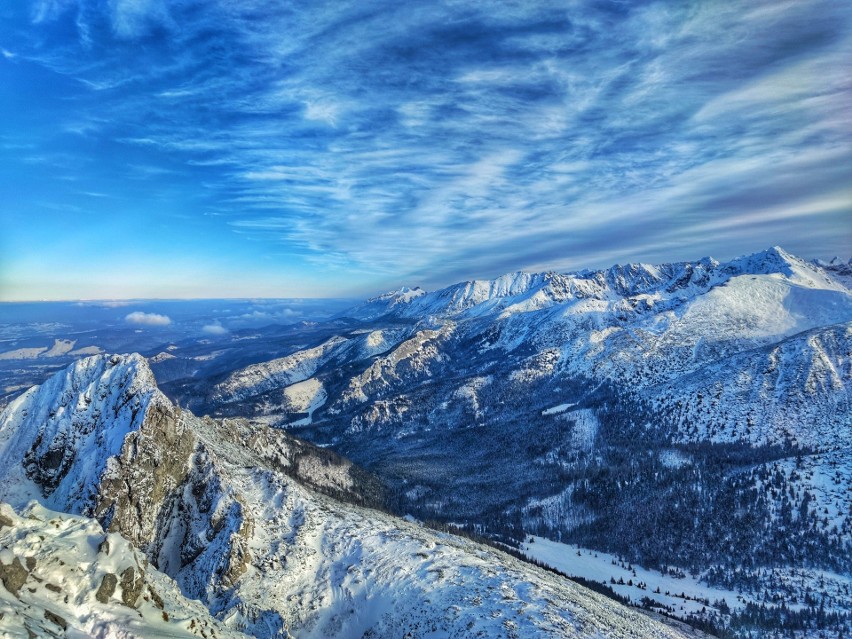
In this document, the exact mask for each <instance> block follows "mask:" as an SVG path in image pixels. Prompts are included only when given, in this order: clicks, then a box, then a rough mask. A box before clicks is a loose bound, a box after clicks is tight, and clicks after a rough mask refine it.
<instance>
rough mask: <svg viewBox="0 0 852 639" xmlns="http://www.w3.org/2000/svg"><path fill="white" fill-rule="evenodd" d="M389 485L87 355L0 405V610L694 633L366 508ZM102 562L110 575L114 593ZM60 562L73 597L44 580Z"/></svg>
mask: <svg viewBox="0 0 852 639" xmlns="http://www.w3.org/2000/svg"><path fill="white" fill-rule="evenodd" d="M383 491H384V486H383V485H382V484H381V483H380V482H379V481H378V480H376V478H375V477H373V476H372V475H370V474H369V473H367V472H365V471H363V470H361V469H360V468H358V467H356V466H354V465H353V464H351V463H350V462H348V461H346V460H345V459H342V458H340V457H338V456H337V455H335V454H334V453H331V452H330V451H327V450H323V449H320V448H316V447H314V446H311V445H309V444H306V443H304V442H300V441H298V440H295V439H294V438H292V437H291V436H290V435H288V434H287V433H285V432H283V431H281V430H275V429H272V428H268V427H265V426H262V425H259V424H257V423H254V424H252V423H249V422H247V421H245V420H240V419H225V420H214V419H210V418H198V417H196V416H194V415H193V414H191V413H190V412H188V411H186V410H182V409H180V408H178V407H176V406H175V405H173V404H172V403H171V402H169V400H167V399H166V398H165V396H164V395H162V393H160V391H159V390H158V389H157V388H156V385H155V383H154V380H153V375H152V374H151V371H150V369H149V368H148V365H147V362H146V361H145V360H144V358H142V357H140V356H138V355H130V356H95V357H91V358H87V359H84V360H81V361H79V362H77V363H75V364H73V365H72V366H70V367H69V368H68V369H67V370H65V371H64V372H62V373H60V374H58V375H56V376H55V377H53V378H51V379H50V380H49V381H48V382H47V383H45V384H43V385H42V386H41V387H34V388H32V389H30V390H29V391H27V392H26V393H24V394H23V395H22V396H20V397H19V398H17V399H16V400H15V401H13V402H12V403H11V404H10V405H9V406H8V407H7V408H6V409H5V410H4V411H3V413H2V414H0V499H2V500H3V501H6V502H8V503H10V504H11V505H12V507H14V508H15V509H16V513H17V514H16V513H13V512H11V511H10V510H9V509H8V508H7V507H3V508H4V509H3V511H2V516H3V519H2V521H0V523H2V525H3V529H2V530H0V535H2V539H3V543H4V550H2V551H0V559H2V563H3V566H4V569H3V570H4V571H5V572H4V573H3V574H4V575H7V574H10V573H9V569H8V568H6V566H13V568H12V570H13V571H17V572H20V571H19V570H18V568H19V567H20V566H21V565H22V564H21V562H22V561H23V565H25V566H26V568H25V571H26V573H27V574H26V576H24V575H23V574H21V575H19V576H18V577H20V578H21V579H23V582H22V583H23V584H25V585H26V586H27V589H26V590H25V591H22V590H20V588H17V589H15V588H12V589H10V588H9V583H12V582H8V583H7V581H6V579H5V577H4V582H3V583H4V584H6V585H5V588H6V591H8V592H3V596H2V601H3V606H4V616H3V618H2V620H0V623H3V624H7V625H8V624H13V625H14V624H15V623H17V621H19V620H21V619H27V620H28V621H27V622H26V623H28V624H30V626H29V627H30V628H31V629H32V630H33V631H34V632H35V631H36V630H38V631H39V632H40V631H41V630H42V629H44V632H48V630H53V631H56V629H53V628H52V627H50V626H49V624H54V625H57V624H58V626H59V627H61V626H62V623H65V624H67V625H68V627H69V628H75V629H80V630H81V632H95V630H96V629H97V631H98V632H101V631H102V632H101V634H103V633H104V632H106V633H107V634H108V632H109V631H111V630H112V629H114V628H115V627H116V625H117V624H121V623H122V619H126V618H127V617H128V615H130V616H132V615H131V614H130V612H125V611H123V610H122V609H117V608H116V606H115V605H113V602H112V599H110V598H111V597H114V596H115V597H120V598H121V601H122V602H123V603H125V604H127V605H133V606H138V610H139V614H140V615H141V616H140V617H139V618H138V619H136V618H134V620H133V622H132V624H131V622H128V626H127V628H128V629H127V630H126V631H125V630H122V631H121V632H126V633H127V634H122V635H120V636H158V633H160V634H161V635H167V634H168V632H171V631H172V630H173V632H172V634H171V635H168V636H184V635H186V634H188V633H192V632H200V633H202V636H208V637H212V636H221V637H227V636H236V635H235V632H236V631H241V632H245V633H246V634H249V635H252V636H256V637H283V636H289V635H288V633H292V635H293V636H296V637H360V636H372V637H398V636H406V633H408V636H412V637H429V636H435V637H437V636H453V637H475V636H489V637H491V636H494V637H496V636H524V637H528V636H529V637H531V636H564V637H575V636H601V637H607V636H613V637H615V636H618V637H678V636H684V633H686V634H689V632H688V630H685V629H677V628H675V627H672V626H668V625H664V624H661V623H660V622H658V621H655V620H654V619H652V618H651V617H649V616H647V615H645V614H643V613H641V612H638V611H636V610H632V609H629V608H626V607H624V606H621V605H619V604H617V603H615V602H613V601H612V600H610V599H607V598H605V597H603V596H601V595H598V594H596V593H593V592H591V591H589V590H586V589H585V588H583V587H580V586H578V585H576V584H574V583H572V582H570V581H568V580H565V579H563V578H561V577H559V576H556V575H554V574H551V573H548V572H545V571H543V570H540V569H538V568H535V567H534V566H531V565H529V564H527V563H524V562H521V561H519V560H517V559H514V558H512V557H510V556H508V555H506V554H503V553H501V552H499V551H496V550H494V549H493V548H489V547H486V546H481V545H478V544H475V543H473V542H470V541H467V540H464V539H462V538H459V537H454V536H451V535H446V534H441V533H436V532H434V531H431V530H429V529H426V528H424V527H423V526H421V525H419V524H418V523H412V522H408V521H405V520H402V519H398V518H395V517H392V516H390V515H387V514H384V513H382V512H380V511H378V510H375V509H371V508H366V507H364V506H371V505H381V504H382V503H386V495H385V494H384V493H383ZM29 500H36V501H37V502H39V503H40V504H43V506H42V505H38V504H35V505H34V504H32V503H29V505H28V502H29ZM359 504H363V505H359ZM45 507H49V508H50V509H52V510H54V511H61V512H67V513H71V516H68V515H59V514H56V513H53V512H49V511H47V510H45V509H44V508H45ZM88 518H93V519H88ZM94 519H96V520H97V521H94ZM101 525H102V526H103V527H104V529H106V530H107V531H108V533H109V534H107V535H106V536H105V535H104V533H103V532H102V529H101V528H100V526H101ZM116 533H118V534H120V535H121V537H119V536H118V535H117V534H116ZM39 535H41V536H39ZM104 539H107V540H108V547H107V549H106V550H104V548H103V540H104ZM125 540H126V541H125ZM128 542H129V543H131V544H133V546H135V547H136V548H138V549H139V550H140V551H141V552H142V553H144V556H145V558H146V559H147V561H149V562H150V563H151V565H152V566H153V567H155V568H156V569H157V570H154V569H153V568H149V567H147V566H146V560H145V559H143V558H142V556H141V554H139V553H137V552H136V551H134V550H132V549H131V548H130V547H129V545H128ZM28 558H32V566H30V564H29V563H28V562H29V561H30V559H28ZM62 562H64V564H63V563H62ZM131 564H132V565H131ZM129 568H132V573H128V572H127V571H128V569H129ZM157 571H159V572H157ZM160 572H161V573H164V574H165V575H168V577H166V576H164V575H161V574H160ZM107 575H113V576H116V575H117V579H118V580H119V585H120V588H116V589H113V592H112V593H109V594H105V593H106V591H105V590H104V586H103V585H102V584H104V583H106V584H107V586H106V590H110V589H111V587H110V584H112V581H113V579H111V578H109V577H107ZM18 577H13V579H18ZM169 578H171V579H174V582H175V583H176V584H177V586H179V588H180V594H179V593H177V591H176V589H175V587H174V586H173V585H172V582H171V581H170V580H169ZM39 580H42V581H39ZM54 580H57V581H60V582H61V583H57V584H55V585H57V586H58V587H60V588H61V589H62V590H61V592H63V593H66V594H68V595H69V598H68V599H67V600H65V599H63V600H61V601H60V600H59V596H58V595H59V593H58V592H57V591H56V590H54V589H53V588H51V587H48V585H47V584H48V583H50V584H51V585H52V584H53V581H54ZM30 582H32V584H33V585H32V586H30ZM42 582H44V583H42ZM42 585H43V586H44V589H46V591H45V592H42V590H43V588H42ZM112 585H113V586H114V585H115V584H112ZM13 591H14V592H13ZM102 591H103V592H102ZM140 596H141V600H140ZM146 597H147V598H146ZM184 597H186V598H189V599H198V600H200V601H201V602H202V603H203V604H204V605H205V606H206V608H207V610H208V611H209V615H204V614H202V610H201V608H200V607H199V606H198V605H197V604H195V603H193V602H190V601H187V599H184ZM72 598H73V599H72ZM102 599H106V600H107V602H106V603H103V604H101V600H102ZM160 599H162V600H163V601H162V602H160ZM89 610H91V611H93V612H88V611H89ZM39 614H41V617H40V618H39ZM122 615H123V616H122ZM157 615H160V617H159V619H158V618H157ZM210 615H212V617H214V618H215V619H211V618H210ZM167 617H168V618H167ZM173 622H174V623H173ZM37 624H41V625H37ZM45 624H47V625H45ZM110 624H111V625H110ZM168 624H172V625H168ZM175 624H177V625H175ZM173 626H174V627H173ZM105 628H106V629H107V630H104V629H105ZM226 629H227V630H226ZM134 632H135V633H136V634H135V635H134V634H133V633H134ZM146 633H147V634H146ZM181 633H183V634H181ZM95 634H97V632H95ZM104 636H106V635H104Z"/></svg>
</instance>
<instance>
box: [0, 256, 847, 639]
mask: <svg viewBox="0 0 852 639" xmlns="http://www.w3.org/2000/svg"><path fill="white" fill-rule="evenodd" d="M850 273H852V265H850V264H847V263H843V262H841V261H839V260H834V261H832V262H830V263H822V262H807V261H805V260H802V259H800V258H797V257H795V256H793V255H790V254H788V253H786V252H785V251H783V250H782V249H780V248H778V247H774V248H771V249H769V250H767V251H764V252H761V253H758V254H755V255H750V256H746V257H743V258H739V259H736V260H732V261H730V262H726V263H720V262H718V261H716V260H713V259H712V258H703V259H700V260H698V261H695V262H684V263H675V264H661V265H647V264H632V265H625V266H615V267H612V268H610V269H606V270H601V271H580V272H575V273H567V274H563V273H538V274H533V273H513V274H508V275H505V276H503V277H500V278H497V279H495V280H486V281H470V282H464V283H460V284H456V285H453V286H449V287H447V288H445V289H442V290H439V291H435V292H426V291H423V290H422V289H419V288H416V287H412V288H407V287H403V288H401V289H399V290H397V291H394V292H391V293H387V294H385V295H381V296H379V297H376V298H373V299H370V300H368V301H366V302H364V303H363V304H360V305H357V306H355V307H353V308H351V309H349V310H348V311H346V312H344V313H340V314H339V315H337V316H336V317H334V318H331V319H329V320H326V321H320V322H311V323H304V324H302V325H297V326H293V327H290V328H278V327H269V329H267V330H257V329H252V330H250V331H244V332H238V331H235V332H234V333H233V334H231V335H228V336H226V337H222V338H220V339H219V341H216V342H213V343H209V346H204V345H203V344H202V343H201V342H200V341H199V342H192V343H190V342H189V341H187V342H186V343H177V344H171V345H167V344H163V345H161V346H158V347H156V348H154V349H152V350H151V351H150V353H148V355H149V358H148V359H146V358H144V357H142V356H140V355H124V356H110V355H97V356H94V357H90V358H86V359H81V360H78V361H76V362H74V363H72V364H71V365H70V366H69V367H68V368H67V369H65V370H63V371H60V372H59V373H56V374H55V375H54V376H53V377H50V378H49V379H47V380H46V381H45V382H44V383H43V384H42V385H41V386H40V387H34V388H33V389H30V390H28V391H26V392H25V393H23V394H22V395H20V396H19V397H17V398H16V399H14V400H13V401H11V402H10V403H9V405H8V406H7V407H6V409H5V410H4V412H3V413H2V416H0V467H1V468H3V469H4V470H3V471H2V473H3V476H2V484H0V486H2V488H0V499H2V500H3V501H5V502H8V504H10V505H9V506H6V507H4V508H5V509H6V510H4V511H3V512H4V513H5V514H4V515H3V516H4V518H5V519H4V522H5V521H7V520H8V522H9V523H8V524H4V525H6V526H9V527H11V530H12V531H13V532H12V533H7V530H6V529H4V530H3V531H0V532H2V533H3V534H11V535H13V536H15V535H17V537H16V538H17V539H21V538H24V537H26V535H27V534H30V535H31V534H32V533H26V532H25V531H27V530H31V529H34V527H38V526H41V525H43V524H44V521H49V520H52V519H56V521H58V522H67V523H60V524H59V528H63V527H64V526H67V527H68V529H69V530H72V531H73V530H78V529H87V530H89V529H90V530H92V531H95V532H92V533H89V535H90V538H93V537H97V536H98V535H107V536H109V535H112V534H113V533H120V534H121V536H122V538H123V539H125V540H126V542H127V543H129V544H131V545H132V547H133V548H135V549H137V550H136V551H133V552H138V557H140V559H139V561H138V562H137V566H141V565H142V564H141V563H139V562H144V561H147V562H150V570H149V571H147V572H145V575H146V576H145V579H149V577H148V575H149V574H150V575H151V577H150V579H153V580H154V581H150V580H149V581H150V583H155V585H154V586H150V585H148V586H145V587H143V588H142V589H141V590H140V591H139V592H140V593H142V595H141V596H142V599H139V598H138V597H137V598H136V599H135V600H134V602H133V603H134V604H135V605H137V606H138V608H139V610H140V611H141V612H140V614H141V615H142V617H143V621H144V620H149V621H150V619H149V617H151V614H149V613H151V610H152V609H151V608H150V606H148V602H145V603H144V604H143V603H140V602H141V601H144V597H145V596H149V599H150V593H149V590H150V589H151V588H154V589H155V590H156V592H158V593H160V592H161V591H162V592H168V593H169V595H168V597H166V596H165V595H163V594H160V595H158V596H159V597H160V598H161V599H163V600H164V603H163V605H162V606H160V607H159V608H157V612H167V613H168V614H169V615H170V618H171V619H172V620H174V619H177V618H180V619H183V621H182V622H181V623H183V625H182V626H181V627H182V628H183V629H184V630H186V632H192V631H193V630H195V629H198V628H200V627H201V626H200V624H201V623H202V621H201V618H202V617H203V616H204V615H203V614H202V613H204V614H206V615H207V617H205V618H204V622H203V623H205V624H207V626H205V627H209V628H211V629H213V628H215V629H216V630H215V632H217V633H222V634H221V636H227V635H226V634H224V633H226V632H242V633H247V634H249V635H251V636H258V637H276V636H286V635H287V633H292V634H293V635H294V636H297V637H313V636H316V637H319V636H341V637H348V636H373V637H384V636H404V635H405V633H406V632H408V633H410V636H416V637H419V636H424V637H425V636H459V637H462V636H521V637H525V636H578V635H581V636H586V635H589V634H594V633H595V632H597V633H599V634H601V635H602V636H680V635H681V634H684V633H685V634H694V633H698V632H699V631H698V630H693V629H690V628H689V627H686V626H682V625H672V624H674V623H675V622H672V621H671V618H672V617H679V618H681V619H685V620H687V621H689V622H690V623H691V624H692V625H693V626H695V627H700V628H703V629H706V630H709V631H711V632H712V633H714V634H719V635H724V636H742V637H745V636H750V633H755V632H757V633H761V634H764V635H766V636H771V633H779V636H780V633H789V632H793V633H799V635H802V634H804V635H813V636H818V633H823V634H824V635H825V636H841V635H842V634H843V633H844V632H845V633H848V632H849V631H850V630H852V605H850V603H849V602H850V601H852V559H850V558H852V498H850V495H852V405H850V400H852V397H850V389H852V291H850V289H849V285H850V281H852V276H850ZM203 348H207V349H208V352H209V355H205V354H204V352H203V350H202V351H200V350H199V349H203ZM184 352H186V353H187V355H184ZM190 352H191V353H192V356H191V357H190V356H189V353H190ZM158 380H159V384H158ZM158 386H159V388H158ZM197 415H204V417H198V416H197ZM309 442H310V443H309ZM40 509H48V510H40ZM59 513H68V514H67V515H66V514H59ZM402 515H406V517H405V518H402V517H401V516H402ZM99 526H100V527H101V528H103V530H104V531H106V532H103V533H100V532H97V530H98V527H99ZM86 527H88V528H86ZM79 535H80V534H79V533H73V534H72V533H69V536H70V537H72V538H73V539H74V540H79V539H80V536H79ZM460 535H462V536H460ZM469 537H473V538H474V539H469ZM50 539H51V543H54V542H56V543H61V544H65V546H63V548H64V547H66V546H67V547H68V548H71V549H72V550H73V549H74V548H75V546H74V544H77V545H78V546H79V541H74V542H73V543H71V541H69V540H67V539H65V538H63V537H62V536H61V535H60V536H59V537H56V536H52V537H51V538H50ZM534 540H538V542H537V543H533V542H534ZM5 543H6V542H4V544H5ZM68 544H70V546H69V545H68ZM495 546H496V547H499V548H501V549H502V550H498V549H496V548H495ZM6 547H8V548H12V552H13V554H15V553H17V554H15V556H16V557H18V559H16V560H18V561H19V565H20V566H23V565H24V563H25V561H26V558H27V557H28V556H31V555H28V554H27V552H29V551H27V550H26V549H25V548H26V546H25V545H20V544H19V545H18V546H15V545H13V544H11V542H10V544H9V545H8V546H6ZM15 548H19V549H20V550H17V551H16V550H14V549H15ZM569 548H570V549H571V550H570V552H569V550H568V549H569ZM73 551H74V552H90V553H91V549H88V550H87V549H86V548H82V549H81V548H76V550H73ZM504 551H505V552H504ZM51 552H53V551H51ZM55 552H60V551H59V550H56V551H55ZM63 552H64V551H63ZM69 552H71V551H70V550H69ZM128 552H129V551H128ZM46 553H48V551H47V550H45V551H44V552H43V553H42V555H41V556H44V555H45V554H46ZM575 553H576V554H575ZM19 555H20V557H19ZM523 555H527V557H528V558H532V559H535V560H537V561H538V562H539V563H543V564H549V565H550V566H551V567H552V568H557V569H559V571H561V572H566V573H569V574H574V575H575V576H576V577H577V578H579V580H580V581H581V582H582V583H585V584H586V585H591V586H593V587H594V588H596V589H597V590H599V591H603V592H605V593H607V594H609V595H610V596H611V597H615V598H617V599H620V600H621V601H622V602H630V603H632V604H634V605H641V606H642V607H644V608H645V609H646V612H647V613H648V614H650V615H653V616H648V614H646V613H643V612H638V611H635V610H632V609H630V608H627V607H624V606H622V605H621V604H620V603H617V602H616V601H615V600H613V599H612V598H610V599H607V598H603V597H602V596H601V595H600V594H597V593H593V592H591V591H589V590H587V589H586V588H584V587H582V586H580V585H577V583H575V582H572V581H568V580H566V579H565V578H564V577H562V576H559V575H557V574H554V573H553V572H548V571H545V570H542V569H540V568H538V567H535V566H533V565H531V564H530V563H528V562H524V561H522V559H523ZM32 556H36V555H32ZM134 556H136V555H134ZM574 557H577V559H576V560H574V559H573V558H574ZM584 557H585V558H584ZM604 558H606V560H605V561H604ZM9 560H11V557H4V558H3V561H2V563H3V565H4V570H6V568H5V566H7V565H12V564H10V563H9ZM42 563H43V562H41V561H40V560H39V563H38V566H41V565H42ZM107 563H108V562H107ZM634 564H635V566H634ZM93 566H95V567H94V568H92V569H91V570H89V572H88V573H87V575H86V576H85V578H83V577H79V576H75V577H73V578H72V576H70V575H67V576H63V577H62V578H63V579H65V580H66V581H67V582H68V583H72V582H73V583H75V584H77V585H76V586H74V587H75V588H77V589H78V591H79V592H81V593H82V590H81V589H84V588H83V586H84V585H85V584H90V587H89V588H88V591H87V593H88V594H85V593H84V594H78V595H75V596H76V597H78V598H82V599H80V601H83V600H85V601H91V597H92V596H93V595H92V593H91V592H90V591H91V590H92V589H94V588H95V587H96V585H97V584H96V583H95V582H97V580H98V578H101V577H100V576H101V575H102V573H103V574H107V572H108V571H112V572H109V574H113V575H116V578H118V577H117V575H119V574H120V573H121V570H126V567H124V566H123V564H122V565H121V566H118V565H114V566H113V565H109V566H108V567H107V566H106V564H105V565H104V566H102V567H98V565H97V562H96V564H93ZM640 566H641V569H640V568H639V567H640ZM628 568H629V569H628ZM39 570H40V569H39ZM619 570H622V571H623V576H626V577H627V579H623V578H622V573H620V572H618V571H619ZM637 570H641V571H644V572H639V573H637ZM105 571H107V572H105ZM584 571H585V572H584ZM581 573H582V574H581ZM17 574H19V575H21V574H22V573H20V571H18V573H17ZM28 574H29V575H30V576H29V577H28V578H27V579H35V578H36V577H37V578H39V579H42V580H45V579H46V578H45V577H44V576H43V574H42V573H40V572H38V570H35V572H34V571H33V570H30V571H29V572H28ZM57 574H59V573H57ZM134 574H135V573H134ZM639 574H641V575H643V577H642V578H641V579H640V578H639V577H638V576H636V575H639ZM617 575H618V576H617ZM616 576H617V578H616ZM631 576H633V577H634V578H635V580H636V581H635V583H634V579H632V578H631ZM672 579H675V580H676V581H675V582H671V580H672ZM169 580H174V582H173V584H174V585H173V586H171V585H170V586H169V587H168V588H166V587H165V586H163V585H159V586H158V585H156V584H163V583H166V582H168V583H169V584H172V582H171V581H169ZM653 580H657V581H653ZM149 581H146V583H149ZM619 581H621V583H618V582H619ZM628 581H629V582H630V583H629V584H628V583H627V582H628ZM601 582H603V583H601ZM4 583H5V581H4ZM26 583H29V582H28V581H27V582H26ZM39 583H41V582H39ZM671 583H675V584H681V585H682V588H680V589H681V590H683V592H682V593H680V595H682V596H679V595H678V593H677V592H676V591H675V587H674V586H671V585H670V584H671ZM80 584H83V585H80ZM655 584H656V587H655ZM145 588H149V590H145ZM7 590H8V588H7ZM42 590H43V588H41V587H40V586H37V587H35V590H34V591H32V597H31V596H30V595H29V594H26V592H27V591H26V590H21V591H20V592H21V593H24V594H22V595H21V598H20V600H18V599H17V598H16V599H15V600H13V599H11V598H9V597H5V598H4V599H3V600H2V601H3V606H5V607H4V616H3V618H2V619H0V627H2V624H3V623H6V624H7V626H8V624H10V623H13V624H14V623H17V622H18V621H20V620H22V619H23V620H25V623H27V624H29V626H28V627H31V628H33V629H34V628H35V627H36V626H35V625H33V624H35V623H36V622H35V621H32V620H33V619H35V618H36V617H38V623H41V624H42V625H43V624H44V623H45V622H44V619H45V616H44V614H43V612H42V611H43V610H44V611H48V612H51V611H52V612H51V614H55V615H60V616H62V618H63V619H64V620H65V621H66V623H68V624H72V625H73V624H77V626H75V627H79V628H81V629H82V630H81V632H90V633H94V628H95V627H96V625H92V624H98V623H101V624H103V623H107V621H104V620H105V619H110V618H112V617H110V615H115V614H119V613H116V612H114V610H113V608H115V606H114V605H112V604H113V601H112V600H110V601H109V602H108V603H107V604H102V608H103V610H102V613H103V614H101V615H100V617H98V615H89V616H88V617H86V618H85V619H84V618H83V617H81V616H79V611H80V610H81V608H80V607H79V606H78V607H77V608H74V607H71V608H70V609H69V608H68V606H67V605H65V604H62V605H65V607H64V608H63V607H62V606H61V605H60V604H57V602H56V601H54V599H56V598H53V599H51V595H50V594H49V593H43V592H42ZM664 591H665V592H664ZM50 592H52V591H50ZM75 592H76V591H75ZM116 592H123V590H117V591H116ZM688 592H691V593H693V594H692V595H689V594H688ZM145 593H148V594H147V595H146V594H145ZM86 597H88V599H86ZM116 597H118V599H120V597H119V596H116ZM186 598H188V600H187V599H186ZM113 599H115V597H114V598H113ZM189 600H198V601H201V602H202V603H203V610H201V611H200V610H199V609H198V607H197V606H195V607H194V604H193V603H192V601H189ZM57 605H60V608H61V609H60V608H57V607H56V606H57ZM116 605H119V604H117V603H116ZM146 606H147V607H146ZM125 607H126V606H125ZM107 608H109V610H107ZM118 610H123V609H121V608H119V609H118ZM170 610H171V611H172V612H168V611H170ZM34 611H35V612H34ZM75 611H76V612H75ZM205 611H206V612H205ZM660 613H662V614H664V615H665V617H660V616H659V614H660ZM74 614H77V615H78V617H76V618H74ZM39 615H41V616H39ZM146 615H147V616H146ZM154 617H156V615H154ZM151 619H153V620H152V621H150V624H151V627H152V628H154V627H155V626H157V624H162V623H163V622H162V619H158V618H153V617H151ZM193 619H194V620H196V621H195V625H194V626H193V628H192V629H190V627H189V626H190V623H191V620H193ZM9 620H16V621H12V622H10V621H9ZM661 620H663V623H661ZM665 620H668V621H665ZM155 622H156V623H155ZM140 623H142V622H140ZM86 624H89V625H88V626H87V625H86ZM217 624H218V625H217ZM8 627H11V626H8ZM39 627H41V626H39ZM104 627H106V626H104ZM140 627H141V626H140ZM150 632H153V630H152V631H150ZM210 632H211V633H212V632H213V630H210ZM139 633H141V634H138V636H153V635H146V634H144V632H143V631H141V630H140V631H139ZM767 633H769V634H767ZM21 636H26V635H21ZM217 636H219V635H217Z"/></svg>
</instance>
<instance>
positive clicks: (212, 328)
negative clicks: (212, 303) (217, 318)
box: [201, 322, 228, 335]
mask: <svg viewBox="0 0 852 639" xmlns="http://www.w3.org/2000/svg"><path fill="white" fill-rule="evenodd" d="M201 330H202V331H204V332H205V333H207V334H208V335H225V334H227V332H228V329H227V328H225V327H224V326H222V325H221V324H220V323H219V322H214V323H213V324H207V325H206V326H204V328H202V329H201Z"/></svg>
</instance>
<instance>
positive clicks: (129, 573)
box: [121, 566, 145, 608]
mask: <svg viewBox="0 0 852 639" xmlns="http://www.w3.org/2000/svg"><path fill="white" fill-rule="evenodd" d="M144 586H145V578H144V576H143V574H142V573H141V572H137V571H136V570H134V569H133V567H132V566H131V567H129V568H127V569H126V570H125V571H124V572H123V573H121V601H122V603H124V605H125V606H130V607H131V608H135V607H136V600H137V599H139V595H141V594H142V588H143V587H144Z"/></svg>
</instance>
